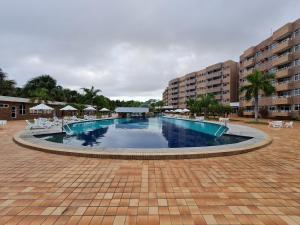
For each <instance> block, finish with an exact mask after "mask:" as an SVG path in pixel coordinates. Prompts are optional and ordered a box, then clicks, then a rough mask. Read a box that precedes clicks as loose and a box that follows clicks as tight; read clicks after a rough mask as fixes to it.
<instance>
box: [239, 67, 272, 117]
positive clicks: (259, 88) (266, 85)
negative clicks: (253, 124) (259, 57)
mask: <svg viewBox="0 0 300 225" xmlns="http://www.w3.org/2000/svg"><path fill="white" fill-rule="evenodd" d="M274 77H275V76H274V74H273V73H262V72H261V71H258V70H254V71H253V73H251V74H250V75H248V76H247V77H246V80H247V81H248V82H249V84H248V85H246V86H243V87H241V89H240V92H241V93H243V92H245V98H246V100H247V101H249V100H251V99H252V98H254V114H255V121H257V119H258V96H259V94H260V93H264V95H265V96H270V95H272V94H273V93H274V92H275V88H274V86H273V85H272V80H273V79H274Z"/></svg>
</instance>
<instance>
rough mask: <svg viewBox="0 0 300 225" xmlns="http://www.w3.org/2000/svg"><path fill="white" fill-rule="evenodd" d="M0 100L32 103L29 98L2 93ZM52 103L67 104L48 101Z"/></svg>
mask: <svg viewBox="0 0 300 225" xmlns="http://www.w3.org/2000/svg"><path fill="white" fill-rule="evenodd" d="M0 101H3V102H20V103H32V102H31V100H30V99H29V98H20V97H11V96H3V95H0ZM48 104H50V105H65V104H66V103H65V102H57V101H48Z"/></svg>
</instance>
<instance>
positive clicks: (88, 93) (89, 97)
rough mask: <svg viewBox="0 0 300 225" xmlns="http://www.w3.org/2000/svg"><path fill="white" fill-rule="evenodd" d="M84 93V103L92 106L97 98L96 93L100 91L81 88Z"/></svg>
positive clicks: (92, 88)
mask: <svg viewBox="0 0 300 225" xmlns="http://www.w3.org/2000/svg"><path fill="white" fill-rule="evenodd" d="M82 90H83V91H84V101H85V103H87V104H92V105H93V104H94V102H95V98H96V97H97V95H98V93H99V92H101V90H100V89H95V88H94V86H92V87H91V88H82Z"/></svg>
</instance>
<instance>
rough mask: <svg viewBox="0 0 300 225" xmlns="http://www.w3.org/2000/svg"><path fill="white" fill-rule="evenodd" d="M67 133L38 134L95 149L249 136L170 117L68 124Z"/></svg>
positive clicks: (194, 143) (217, 141)
mask: <svg viewBox="0 0 300 225" xmlns="http://www.w3.org/2000/svg"><path fill="white" fill-rule="evenodd" d="M65 130H66V131H68V132H67V133H69V134H63V133H59V134H51V135H40V136H38V137H39V138H42V139H44V140H47V141H51V142H56V143H63V144H66V145H70V146H89V147H92V148H93V147H96V148H99V147H100V148H182V147H203V146H214V145H224V144H233V143H238V142H241V141H245V140H248V139H250V138H249V137H243V136H235V135H226V134H224V135H221V136H220V134H221V133H223V132H226V130H227V128H226V127H224V126H220V125H218V124H213V123H206V122H194V121H187V120H179V119H171V118H163V117H159V118H148V119H138V118H132V119H109V120H98V121H91V122H81V123H74V124H69V125H68V127H65Z"/></svg>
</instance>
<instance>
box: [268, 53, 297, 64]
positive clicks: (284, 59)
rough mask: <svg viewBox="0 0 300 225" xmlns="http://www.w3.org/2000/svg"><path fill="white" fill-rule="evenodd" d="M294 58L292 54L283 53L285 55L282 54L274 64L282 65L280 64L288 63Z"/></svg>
mask: <svg viewBox="0 0 300 225" xmlns="http://www.w3.org/2000/svg"><path fill="white" fill-rule="evenodd" d="M292 60H293V56H292V55H291V54H286V55H283V56H280V57H278V58H276V59H274V61H273V66H280V65H282V64H286V63H288V62H290V61H292Z"/></svg>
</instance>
